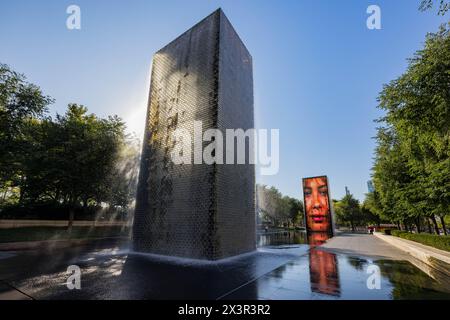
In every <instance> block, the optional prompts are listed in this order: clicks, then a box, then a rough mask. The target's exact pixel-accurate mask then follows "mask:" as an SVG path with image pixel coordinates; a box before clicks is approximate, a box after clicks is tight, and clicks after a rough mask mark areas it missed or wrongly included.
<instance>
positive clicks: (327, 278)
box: [308, 232, 341, 296]
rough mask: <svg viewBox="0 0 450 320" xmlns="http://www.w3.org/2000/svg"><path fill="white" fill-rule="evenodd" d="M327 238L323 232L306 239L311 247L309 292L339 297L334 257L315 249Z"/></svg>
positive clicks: (339, 291)
mask: <svg viewBox="0 0 450 320" xmlns="http://www.w3.org/2000/svg"><path fill="white" fill-rule="evenodd" d="M328 238H329V235H328V234H327V233H325V232H319V233H313V234H311V235H310V236H309V237H308V241H309V244H310V245H311V249H310V250H309V276H310V281H311V291H313V292H318V293H323V294H328V295H332V296H339V295H340V293H341V288H340V282H339V271H338V264H337V258H336V255H335V254H333V253H329V252H326V251H322V250H318V249H316V246H320V245H321V244H323V243H324V242H325V241H326V240H327V239H328Z"/></svg>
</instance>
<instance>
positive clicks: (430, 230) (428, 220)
mask: <svg viewBox="0 0 450 320" xmlns="http://www.w3.org/2000/svg"><path fill="white" fill-rule="evenodd" d="M425 219H426V220H427V223H428V233H430V234H433V230H432V229H431V223H430V219H429V218H425Z"/></svg>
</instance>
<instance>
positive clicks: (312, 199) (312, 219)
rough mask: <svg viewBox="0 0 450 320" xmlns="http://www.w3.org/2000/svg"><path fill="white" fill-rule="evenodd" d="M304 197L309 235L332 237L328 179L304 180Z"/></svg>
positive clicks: (313, 178)
mask: <svg viewBox="0 0 450 320" xmlns="http://www.w3.org/2000/svg"><path fill="white" fill-rule="evenodd" d="M303 197H304V201H305V212H306V230H307V231H308V233H310V232H326V233H328V234H329V235H331V236H332V233H333V228H332V221H331V210H330V196H329V192H328V179H327V177H326V176H322V177H312V178H304V179H303Z"/></svg>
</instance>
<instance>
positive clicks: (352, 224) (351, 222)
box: [350, 220, 355, 232]
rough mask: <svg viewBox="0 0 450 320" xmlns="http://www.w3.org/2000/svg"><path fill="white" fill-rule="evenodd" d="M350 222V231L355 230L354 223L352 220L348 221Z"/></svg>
mask: <svg viewBox="0 0 450 320" xmlns="http://www.w3.org/2000/svg"><path fill="white" fill-rule="evenodd" d="M350 224H351V226H352V232H355V224H354V223H353V220H351V221H350Z"/></svg>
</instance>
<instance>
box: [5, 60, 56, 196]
mask: <svg viewBox="0 0 450 320" xmlns="http://www.w3.org/2000/svg"><path fill="white" fill-rule="evenodd" d="M51 102H52V99H51V98H49V97H47V96H45V95H44V94H43V93H42V91H41V89H40V88H39V87H37V86H35V85H33V84H30V83H28V82H26V78H25V76H24V75H21V74H18V73H16V72H14V71H13V70H11V69H10V68H9V67H8V66H7V65H5V64H0V188H2V189H5V188H6V190H8V189H9V188H14V187H15V186H17V184H18V183H19V182H20V181H21V180H23V179H24V176H23V173H22V172H21V168H22V164H23V161H25V157H24V155H26V154H27V152H26V151H27V148H28V147H29V143H28V141H29V138H30V136H29V135H28V134H27V133H28V132H29V131H28V130H27V127H28V125H29V122H30V121H33V120H34V119H39V118H42V117H43V116H44V114H45V112H46V110H47V107H48V105H49V104H50V103H51ZM6 192H7V191H5V194H6Z"/></svg>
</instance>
